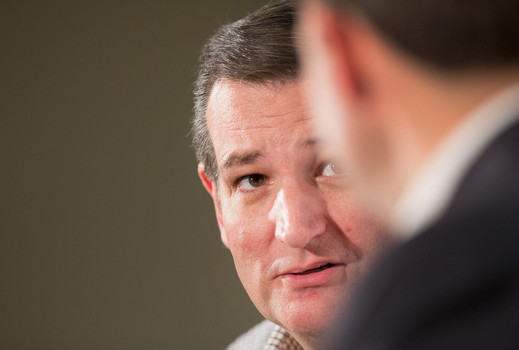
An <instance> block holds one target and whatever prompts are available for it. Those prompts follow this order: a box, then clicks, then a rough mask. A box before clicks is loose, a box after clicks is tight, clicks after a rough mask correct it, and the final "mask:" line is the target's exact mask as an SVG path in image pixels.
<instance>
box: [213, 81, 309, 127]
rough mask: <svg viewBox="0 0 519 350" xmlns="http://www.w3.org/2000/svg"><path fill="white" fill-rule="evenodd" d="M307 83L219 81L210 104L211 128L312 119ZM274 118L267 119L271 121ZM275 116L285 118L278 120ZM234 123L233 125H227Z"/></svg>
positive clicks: (215, 85)
mask: <svg viewBox="0 0 519 350" xmlns="http://www.w3.org/2000/svg"><path fill="white" fill-rule="evenodd" d="M302 88H303V84H302V83H300V82H299V81H296V82H277V83H265V84H253V83H247V82H242V81H234V80H220V81H217V82H216V83H215V84H214V86H213V89H212V91H211V96H210V98H209V102H208V108H207V119H208V125H209V127H211V125H213V124H214V125H218V124H224V127H226V128H229V127H233V126H232V124H247V123H255V122H257V123H261V122H262V121H263V122H265V123H267V125H268V124H274V123H283V122H284V121H287V122H289V121H292V119H290V120H289V119H287V118H283V117H284V116H285V115H287V114H291V115H293V116H295V117H297V119H299V120H301V121H303V120H307V119H308V113H307V109H308V108H307V104H306V101H305V99H304V98H303V91H302ZM269 117H272V118H271V119H269V120H267V119H263V118H269ZM275 117H281V118H279V119H278V120H275V119H274V118H275ZM225 124H231V125H225Z"/></svg>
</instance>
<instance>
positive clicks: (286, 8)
mask: <svg viewBox="0 0 519 350" xmlns="http://www.w3.org/2000/svg"><path fill="white" fill-rule="evenodd" d="M295 3H296V1H283V2H280V3H271V4H270V5H267V6H266V7H264V8H263V9H262V10H259V11H257V12H255V13H253V14H251V15H249V16H247V17H246V18H245V19H243V20H241V21H238V22H235V23H232V24H230V25H227V26H224V27H222V28H221V29H220V30H218V31H217V32H216V33H215V34H214V36H213V37H212V38H211V39H210V40H209V42H208V43H207V44H206V46H205V47H204V50H203V53H202V56H201V62H200V65H201V68H200V74H199V78H198V80H197V83H196V87H195V120H194V125H193V133H194V135H193V136H194V141H193V142H194V147H195V150H196V154H197V156H198V160H199V162H200V164H199V175H200V178H201V180H202V182H203V184H204V186H205V188H206V189H207V191H208V192H209V193H210V194H211V196H212V198H213V201H214V206H215V210H216V216H217V220H218V224H219V227H220V233H221V238H222V241H223V243H224V244H225V245H226V246H227V247H228V248H229V249H230V251H231V253H232V255H233V258H234V262H235V266H236V270H237V272H238V275H239V277H240V280H241V282H242V283H243V285H244V287H245V289H246V291H247V293H248V294H249V296H250V298H251V300H252V301H253V303H254V304H255V305H256V307H257V308H258V310H259V311H260V312H261V313H262V314H263V315H264V316H265V317H266V318H267V319H269V320H271V321H273V322H274V323H277V324H278V325H280V326H282V327H284V328H285V329H287V330H288V331H289V332H290V334H291V335H292V336H293V337H294V338H295V339H297V340H298V341H299V342H300V343H301V344H302V345H303V346H305V348H307V349H312V348H318V347H319V344H320V342H321V341H322V336H323V334H324V333H325V332H326V330H327V328H328V327H329V326H330V325H331V324H332V322H333V319H334V317H335V315H336V313H337V310H338V308H339V306H340V305H342V304H343V302H344V301H345V299H346V297H347V295H348V294H349V293H350V287H351V285H352V284H353V282H354V281H355V279H356V277H357V275H358V274H359V273H360V272H362V271H363V270H364V269H365V267H366V265H367V263H368V262H369V261H370V259H371V258H372V256H373V255H374V253H375V252H376V251H377V250H378V248H379V247H380V246H381V245H382V242H383V241H384V239H383V236H382V235H381V234H378V233H377V232H376V225H375V223H374V221H373V220H371V219H368V217H367V216H366V215H363V214H362V213H360V212H359V211H358V210H357V208H356V206H355V203H354V202H353V201H352V199H351V196H350V193H349V190H348V188H347V186H345V185H344V183H345V181H344V179H345V177H347V174H344V173H342V172H341V171H340V170H339V169H338V168H337V167H336V166H335V165H334V164H333V163H332V162H331V160H330V158H327V157H326V156H324V155H322V154H321V153H320V148H319V142H318V141H317V140H316V139H315V138H314V137H313V136H312V125H311V120H310V119H309V116H308V109H307V104H306V103H305V99H304V93H303V88H304V87H303V84H302V82H301V78H300V74H299V65H298V59H297V55H296V48H295V39H294V36H293V26H294V16H295V10H294V7H295Z"/></svg>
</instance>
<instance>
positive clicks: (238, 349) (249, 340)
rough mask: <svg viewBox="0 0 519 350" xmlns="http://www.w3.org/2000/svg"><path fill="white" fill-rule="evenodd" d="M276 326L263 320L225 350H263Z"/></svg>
mask: <svg viewBox="0 0 519 350" xmlns="http://www.w3.org/2000/svg"><path fill="white" fill-rule="evenodd" d="M275 328H276V325H275V324H274V323H272V322H270V321H267V320H264V321H262V322H260V323H258V324H257V325H255V326H254V327H252V328H251V329H249V330H248V331H247V332H245V333H243V334H242V335H240V336H239V337H238V338H237V339H236V340H235V341H233V342H232V343H231V344H230V345H229V346H228V347H227V350H256V349H258V350H263V349H264V348H265V344H266V343H267V341H268V339H269V338H270V335H271V334H272V331H274V329H275Z"/></svg>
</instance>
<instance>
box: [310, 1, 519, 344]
mask: <svg viewBox="0 0 519 350" xmlns="http://www.w3.org/2000/svg"><path fill="white" fill-rule="evenodd" d="M302 11H303V12H302V15H301V29H302V31H303V33H304V40H303V47H304V49H303V51H302V52H303V58H304V62H305V67H304V71H305V74H307V76H308V77H309V79H310V97H311V99H312V102H313V103H312V105H313V115H314V117H315V121H316V126H317V132H318V134H319V135H321V137H322V139H324V140H327V141H328V142H329V146H330V147H331V149H332V150H333V152H334V153H335V154H336V155H338V157H339V159H341V160H342V162H343V164H342V166H343V169H344V170H345V172H347V173H348V174H350V176H351V178H350V182H351V183H353V184H354V185H355V186H356V188H357V189H358V190H359V193H360V195H361V198H362V200H363V202H364V203H365V204H366V205H367V206H369V208H370V209H371V210H374V211H376V212H378V213H380V214H382V215H386V220H385V221H386V227H387V228H388V229H389V230H390V231H391V232H392V233H393V234H394V236H395V237H396V238H397V239H398V240H400V242H401V243H400V244H399V245H398V246H397V248H396V249H394V250H392V251H391V252H390V253H389V254H386V255H385V256H384V257H383V258H382V260H381V261H379V262H378V263H377V264H376V265H375V266H374V269H373V270H372V271H371V273H370V274H369V276H368V278H367V280H366V281H365V283H363V284H362V287H360V290H359V291H358V293H357V294H356V295H355V296H354V297H353V298H352V300H351V301H352V302H351V304H350V307H349V308H348V313H347V315H346V316H345V318H344V319H343V320H342V321H341V322H340V326H339V331H338V332H339V334H340V342H339V344H338V347H337V348H340V349H347V350H359V349H370V350H373V349H398V350H402V349H421V350H423V349H519V331H518V330H519V328H518V327H519V2H517V1H515V0H470V1H461V0H395V1H389V0H335V1H324V0H322V1H307V2H305V4H304V7H303V10H302Z"/></svg>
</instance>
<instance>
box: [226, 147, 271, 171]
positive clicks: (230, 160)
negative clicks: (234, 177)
mask: <svg viewBox="0 0 519 350" xmlns="http://www.w3.org/2000/svg"><path fill="white" fill-rule="evenodd" d="M261 157H263V153H261V151H254V152H247V153H231V154H229V155H228V156H227V157H225V158H224V160H223V163H222V168H224V169H229V168H233V167H237V166H240V165H247V164H252V163H254V162H255V161H256V160H257V159H258V158H261Z"/></svg>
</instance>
